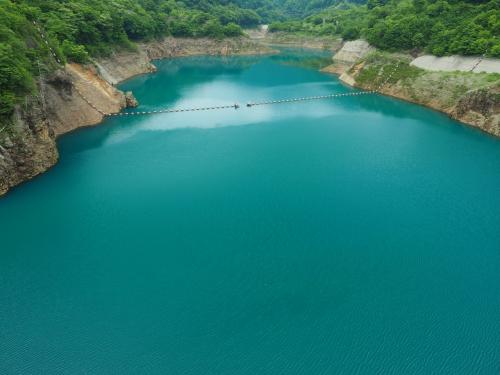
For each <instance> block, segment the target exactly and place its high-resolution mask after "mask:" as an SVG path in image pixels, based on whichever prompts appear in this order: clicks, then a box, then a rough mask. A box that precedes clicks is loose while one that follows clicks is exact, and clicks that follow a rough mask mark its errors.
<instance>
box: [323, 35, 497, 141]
mask: <svg viewBox="0 0 500 375" xmlns="http://www.w3.org/2000/svg"><path fill="white" fill-rule="evenodd" d="M413 60H414V59H413V57H412V56H409V55H405V54H390V53H381V52H379V51H377V50H375V49H374V48H373V47H371V46H369V45H368V43H366V42H364V41H360V40H358V41H353V42H347V43H345V44H344V46H343V47H342V48H341V49H340V50H339V51H338V52H337V53H336V54H335V55H334V56H333V61H332V62H333V64H332V65H330V66H328V67H326V68H324V69H323V71H324V72H328V73H333V74H336V75H339V76H340V77H339V78H340V80H341V81H343V82H344V83H346V84H348V85H350V86H354V87H359V88H361V89H364V90H377V91H379V92H380V93H382V94H384V95H388V96H392V97H395V98H398V99H403V100H405V101H408V102H412V103H416V104H420V105H423V106H426V107H428V108H432V109H435V110H438V111H440V112H443V113H446V114H447V115H449V116H450V117H451V118H453V119H455V120H458V121H460V122H462V123H464V124H466V125H470V126H472V127H475V128H478V129H480V130H482V131H484V132H486V133H488V134H491V135H494V136H497V137H500V77H498V76H497V75H492V74H489V73H475V72H456V71H453V72H445V71H428V70H424V69H420V68H418V67H415V66H413V65H412V61H413Z"/></svg>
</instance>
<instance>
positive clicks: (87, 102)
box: [0, 38, 274, 196]
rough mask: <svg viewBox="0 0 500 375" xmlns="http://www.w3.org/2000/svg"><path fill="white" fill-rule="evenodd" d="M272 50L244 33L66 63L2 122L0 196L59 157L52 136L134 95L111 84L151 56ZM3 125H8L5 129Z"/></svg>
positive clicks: (142, 67) (140, 70)
mask: <svg viewBox="0 0 500 375" xmlns="http://www.w3.org/2000/svg"><path fill="white" fill-rule="evenodd" d="M273 52H274V51H273V50H272V49H271V48H269V47H267V46H265V45H262V44H259V43H256V42H255V41H252V40H250V39H248V38H231V39H223V40H211V39H187V38H181V39H175V38H165V39H164V40H161V41H153V42H150V43H143V44H139V45H138V46H137V49H136V50H134V51H122V52H116V53H113V54H112V56H110V57H108V58H105V59H98V60H97V61H95V64H94V65H89V66H81V65H78V64H67V65H66V66H65V67H64V68H62V69H59V70H58V71H56V72H54V73H52V74H51V75H49V76H46V77H44V78H43V80H41V82H40V83H39V93H40V94H39V95H38V96H36V97H35V96H32V97H27V98H26V101H25V103H24V105H20V106H18V108H17V109H16V111H15V113H14V115H13V117H12V123H11V124H8V126H1V125H0V196H1V195H3V194H5V193H6V192H7V191H8V190H9V189H10V188H12V187H13V186H16V185H18V184H20V183H22V182H24V181H26V180H29V179H31V178H33V177H35V176H37V175H39V174H40V173H43V172H44V171H46V170H47V169H49V168H50V167H51V166H53V165H54V164H55V163H57V160H58V158H59V154H58V151H57V144H56V139H57V137H58V136H60V135H63V134H66V133H68V132H70V131H73V130H75V129H78V128H81V127H85V126H92V125H96V124H99V123H101V122H102V120H103V115H102V113H116V112H119V111H120V110H121V109H123V108H124V107H126V106H127V105H130V104H133V102H134V99H133V98H132V97H130V96H128V95H125V94H124V93H123V92H121V91H120V90H118V89H116V88H115V87H114V85H115V84H117V83H119V82H121V81H123V80H125V79H128V78H130V77H133V76H135V75H138V74H144V73H149V72H153V71H155V67H154V65H152V64H151V60H154V59H161V58H168V57H178V56H192V55H238V54H239V55H249V54H267V53H273ZM6 129H7V130H6Z"/></svg>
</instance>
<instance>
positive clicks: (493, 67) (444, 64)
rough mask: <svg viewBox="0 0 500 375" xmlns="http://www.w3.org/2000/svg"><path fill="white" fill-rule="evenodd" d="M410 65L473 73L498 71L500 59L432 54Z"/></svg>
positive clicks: (428, 68)
mask: <svg viewBox="0 0 500 375" xmlns="http://www.w3.org/2000/svg"><path fill="white" fill-rule="evenodd" d="M410 65H413V66H416V67H417V68H421V69H425V70H430V71H443V72H452V71H457V70H458V71H461V72H474V73H481V72H484V73H500V59H494V58H488V57H487V58H483V57H480V56H443V57H438V56H432V55H423V56H419V57H417V58H416V59H415V60H413V61H412V62H411V63H410Z"/></svg>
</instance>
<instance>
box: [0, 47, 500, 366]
mask: <svg viewBox="0 0 500 375" xmlns="http://www.w3.org/2000/svg"><path fill="white" fill-rule="evenodd" d="M322 57H324V55H322V54H321V53H317V52H311V51H297V50H285V51H284V53H283V54H282V55H279V56H267V57H231V58H220V57H193V58H183V59H176V60H170V61H160V62H158V63H157V65H158V68H159V71H158V73H157V74H154V75H147V76H141V77H137V78H134V79H132V80H130V81H128V82H126V83H125V84H123V85H122V87H123V88H124V89H127V90H133V91H134V92H135V94H136V96H137V97H138V99H139V100H140V102H141V106H140V108H139V109H140V110H149V109H159V108H163V107H170V106H176V107H192V106H194V107H199V106H206V105H212V104H213V105H222V104H232V103H234V102H235V101H238V102H239V103H241V104H243V107H242V108H240V109H239V110H232V109H231V110H220V111H212V112H196V113H188V114H185V113H184V114H164V115H158V116H150V117H133V118H113V119H110V120H107V121H106V122H105V124H103V125H102V126H99V127H95V128H89V129H82V130H80V131H77V132H75V133H72V134H70V135H67V136H65V137H63V138H62V139H61V140H60V142H59V144H60V151H61V161H60V163H59V164H57V166H55V167H54V168H53V169H51V170H50V171H49V172H48V173H46V174H44V175H42V176H40V177H39V178H36V179H35V180H34V181H32V182H29V183H26V184H23V185H22V186H20V187H18V188H16V189H14V190H13V191H12V192H11V193H9V194H8V195H7V196H6V197H5V198H3V199H0V373H2V374H139V373H142V374H200V375H201V374H203V375H204V374H214V375H215V374H217V375H219V374H227V375H240V374H248V375H250V374H251V375H255V374H314V375H318V374H363V375H364V374H370V375H372V374H384V375H385V374H398V375H399V374H405V375H408V374H422V375H424V374H426V375H427V374H453V375H461V374H463V375H475V374H484V375H492V374H500V141H499V140H498V139H495V138H493V137H491V136H488V135H486V134H484V133H481V132H479V131H477V130H474V129H471V128H469V127H466V126H463V125H460V124H458V123H456V122H454V121H452V120H450V119H448V118H447V117H446V116H444V115H442V114H439V113H437V112H434V111H431V110H428V109H425V108H423V107H419V106H415V105H412V104H408V103H405V102H402V101H398V100H395V99H391V98H387V97H383V96H378V95H373V96H360V97H345V98H341V99H334V100H321V101H313V102H307V103H301V104H282V105H274V106H262V107H255V108H250V109H248V108H246V107H244V104H245V103H246V102H247V101H252V100H264V99H273V98H276V99H277V98H286V97H302V96H308V95H324V94H329V93H341V92H349V91H353V90H354V89H352V88H348V87H346V86H344V85H342V84H341V83H340V82H339V81H338V80H337V79H336V78H335V77H333V76H330V75H326V74H321V73H319V72H318V71H317V70H316V68H315V65H316V60H317V59H321V58H322Z"/></svg>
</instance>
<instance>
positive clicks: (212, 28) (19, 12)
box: [0, 0, 260, 116]
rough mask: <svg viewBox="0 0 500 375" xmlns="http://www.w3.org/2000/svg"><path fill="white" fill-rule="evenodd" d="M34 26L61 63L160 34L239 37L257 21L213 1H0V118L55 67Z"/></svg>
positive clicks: (83, 59) (82, 59) (247, 11)
mask: <svg viewBox="0 0 500 375" xmlns="http://www.w3.org/2000/svg"><path fill="white" fill-rule="evenodd" d="M33 21H36V22H38V23H39V25H41V26H42V27H43V29H44V30H45V32H46V36H47V38H48V40H49V41H50V45H51V47H52V48H53V49H54V51H55V52H56V54H57V55H58V57H59V58H60V59H61V60H62V61H75V62H81V63H84V62H86V61H88V60H89V57H90V56H96V55H104V54H108V53H109V52H110V51H111V50H113V49H116V48H133V43H132V42H133V41H138V40H147V39H152V38H155V37H160V36H165V35H173V36H189V37H200V36H209V37H213V38H222V37H225V36H238V35H241V34H242V29H241V27H248V26H253V25H256V24H257V23H259V22H260V17H259V16H258V14H257V13H256V12H255V11H253V10H250V9H242V8H241V7H238V6H237V5H234V4H230V3H225V2H222V1H215V0H211V1H206V0H186V1H184V2H176V1H174V0H113V1H103V0H0V116H2V115H4V116H5V115H9V114H10V113H11V112H12V110H13V107H14V105H15V104H16V102H18V101H19V100H20V99H21V98H22V97H23V96H24V95H26V94H27V93H29V92H32V91H33V90H34V88H35V85H34V79H35V78H36V76H37V75H39V74H40V72H42V71H45V70H51V69H53V68H54V61H53V60H52V59H51V58H49V56H50V54H49V51H48V48H47V46H45V44H44V43H42V41H41V39H40V36H39V34H38V32H37V31H36V28H35V27H34V25H33Z"/></svg>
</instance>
